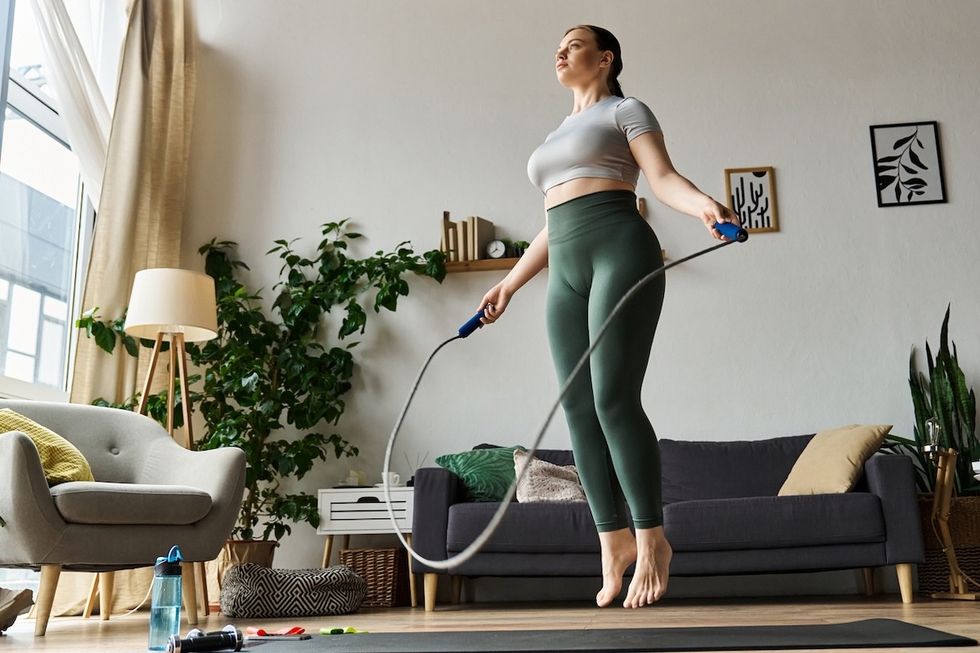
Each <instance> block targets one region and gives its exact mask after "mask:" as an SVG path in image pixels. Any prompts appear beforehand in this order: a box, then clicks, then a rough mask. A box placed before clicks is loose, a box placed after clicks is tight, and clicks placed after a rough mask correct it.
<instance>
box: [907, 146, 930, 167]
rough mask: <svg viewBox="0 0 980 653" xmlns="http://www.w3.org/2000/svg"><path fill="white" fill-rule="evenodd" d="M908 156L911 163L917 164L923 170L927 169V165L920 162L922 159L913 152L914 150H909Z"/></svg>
mask: <svg viewBox="0 0 980 653" xmlns="http://www.w3.org/2000/svg"><path fill="white" fill-rule="evenodd" d="M909 158H910V159H912V163H914V164H915V165H917V166H919V167H920V168H922V169H923V170H928V169H929V166H927V165H926V164H924V163H922V159H920V158H919V155H917V154H916V153H915V150H909Z"/></svg>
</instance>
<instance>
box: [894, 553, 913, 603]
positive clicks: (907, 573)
mask: <svg viewBox="0 0 980 653" xmlns="http://www.w3.org/2000/svg"><path fill="white" fill-rule="evenodd" d="M895 571H896V573H898V589H899V590H900V591H901V592H902V603H912V563H910V562H903V563H901V564H897V565H895Z"/></svg>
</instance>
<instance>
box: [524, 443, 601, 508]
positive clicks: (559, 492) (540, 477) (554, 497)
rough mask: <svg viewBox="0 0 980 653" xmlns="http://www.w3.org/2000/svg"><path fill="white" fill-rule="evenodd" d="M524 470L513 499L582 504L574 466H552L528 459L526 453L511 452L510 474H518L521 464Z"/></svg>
mask: <svg viewBox="0 0 980 653" xmlns="http://www.w3.org/2000/svg"><path fill="white" fill-rule="evenodd" d="M528 463H530V464H529V466H528V470H527V472H526V473H525V474H524V478H522V479H521V480H520V481H518V483H517V500H518V501H519V502H521V503H530V502H533V501H541V502H551V503H567V502H571V501H585V490H583V489H582V484H581V483H579V479H578V471H577V470H576V469H575V465H555V464H553V463H549V462H547V461H545V460H541V459H540V458H537V457H536V456H534V457H529V456H528V455H527V452H526V451H515V452H514V473H515V475H519V474H520V473H521V469H522V468H523V467H524V465H528Z"/></svg>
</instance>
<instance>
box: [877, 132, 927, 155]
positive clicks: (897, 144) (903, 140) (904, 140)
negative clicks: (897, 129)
mask: <svg viewBox="0 0 980 653" xmlns="http://www.w3.org/2000/svg"><path fill="white" fill-rule="evenodd" d="M913 137H915V132H912V133H911V134H909V135H908V136H904V137H902V138H900V139H898V140H897V141H895V144H894V145H892V149H893V150H897V149H898V148H900V147H902V146H903V145H905V144H906V143H908V142H909V141H910V140H912V138H913ZM865 161H867V159H865Z"/></svg>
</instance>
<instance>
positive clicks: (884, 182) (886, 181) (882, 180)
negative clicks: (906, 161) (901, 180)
mask: <svg viewBox="0 0 980 653" xmlns="http://www.w3.org/2000/svg"><path fill="white" fill-rule="evenodd" d="M894 181H895V177H894V176H888V175H879V176H878V190H885V189H886V188H888V187H889V186H890V185H891V184H892V182H894Z"/></svg>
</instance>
